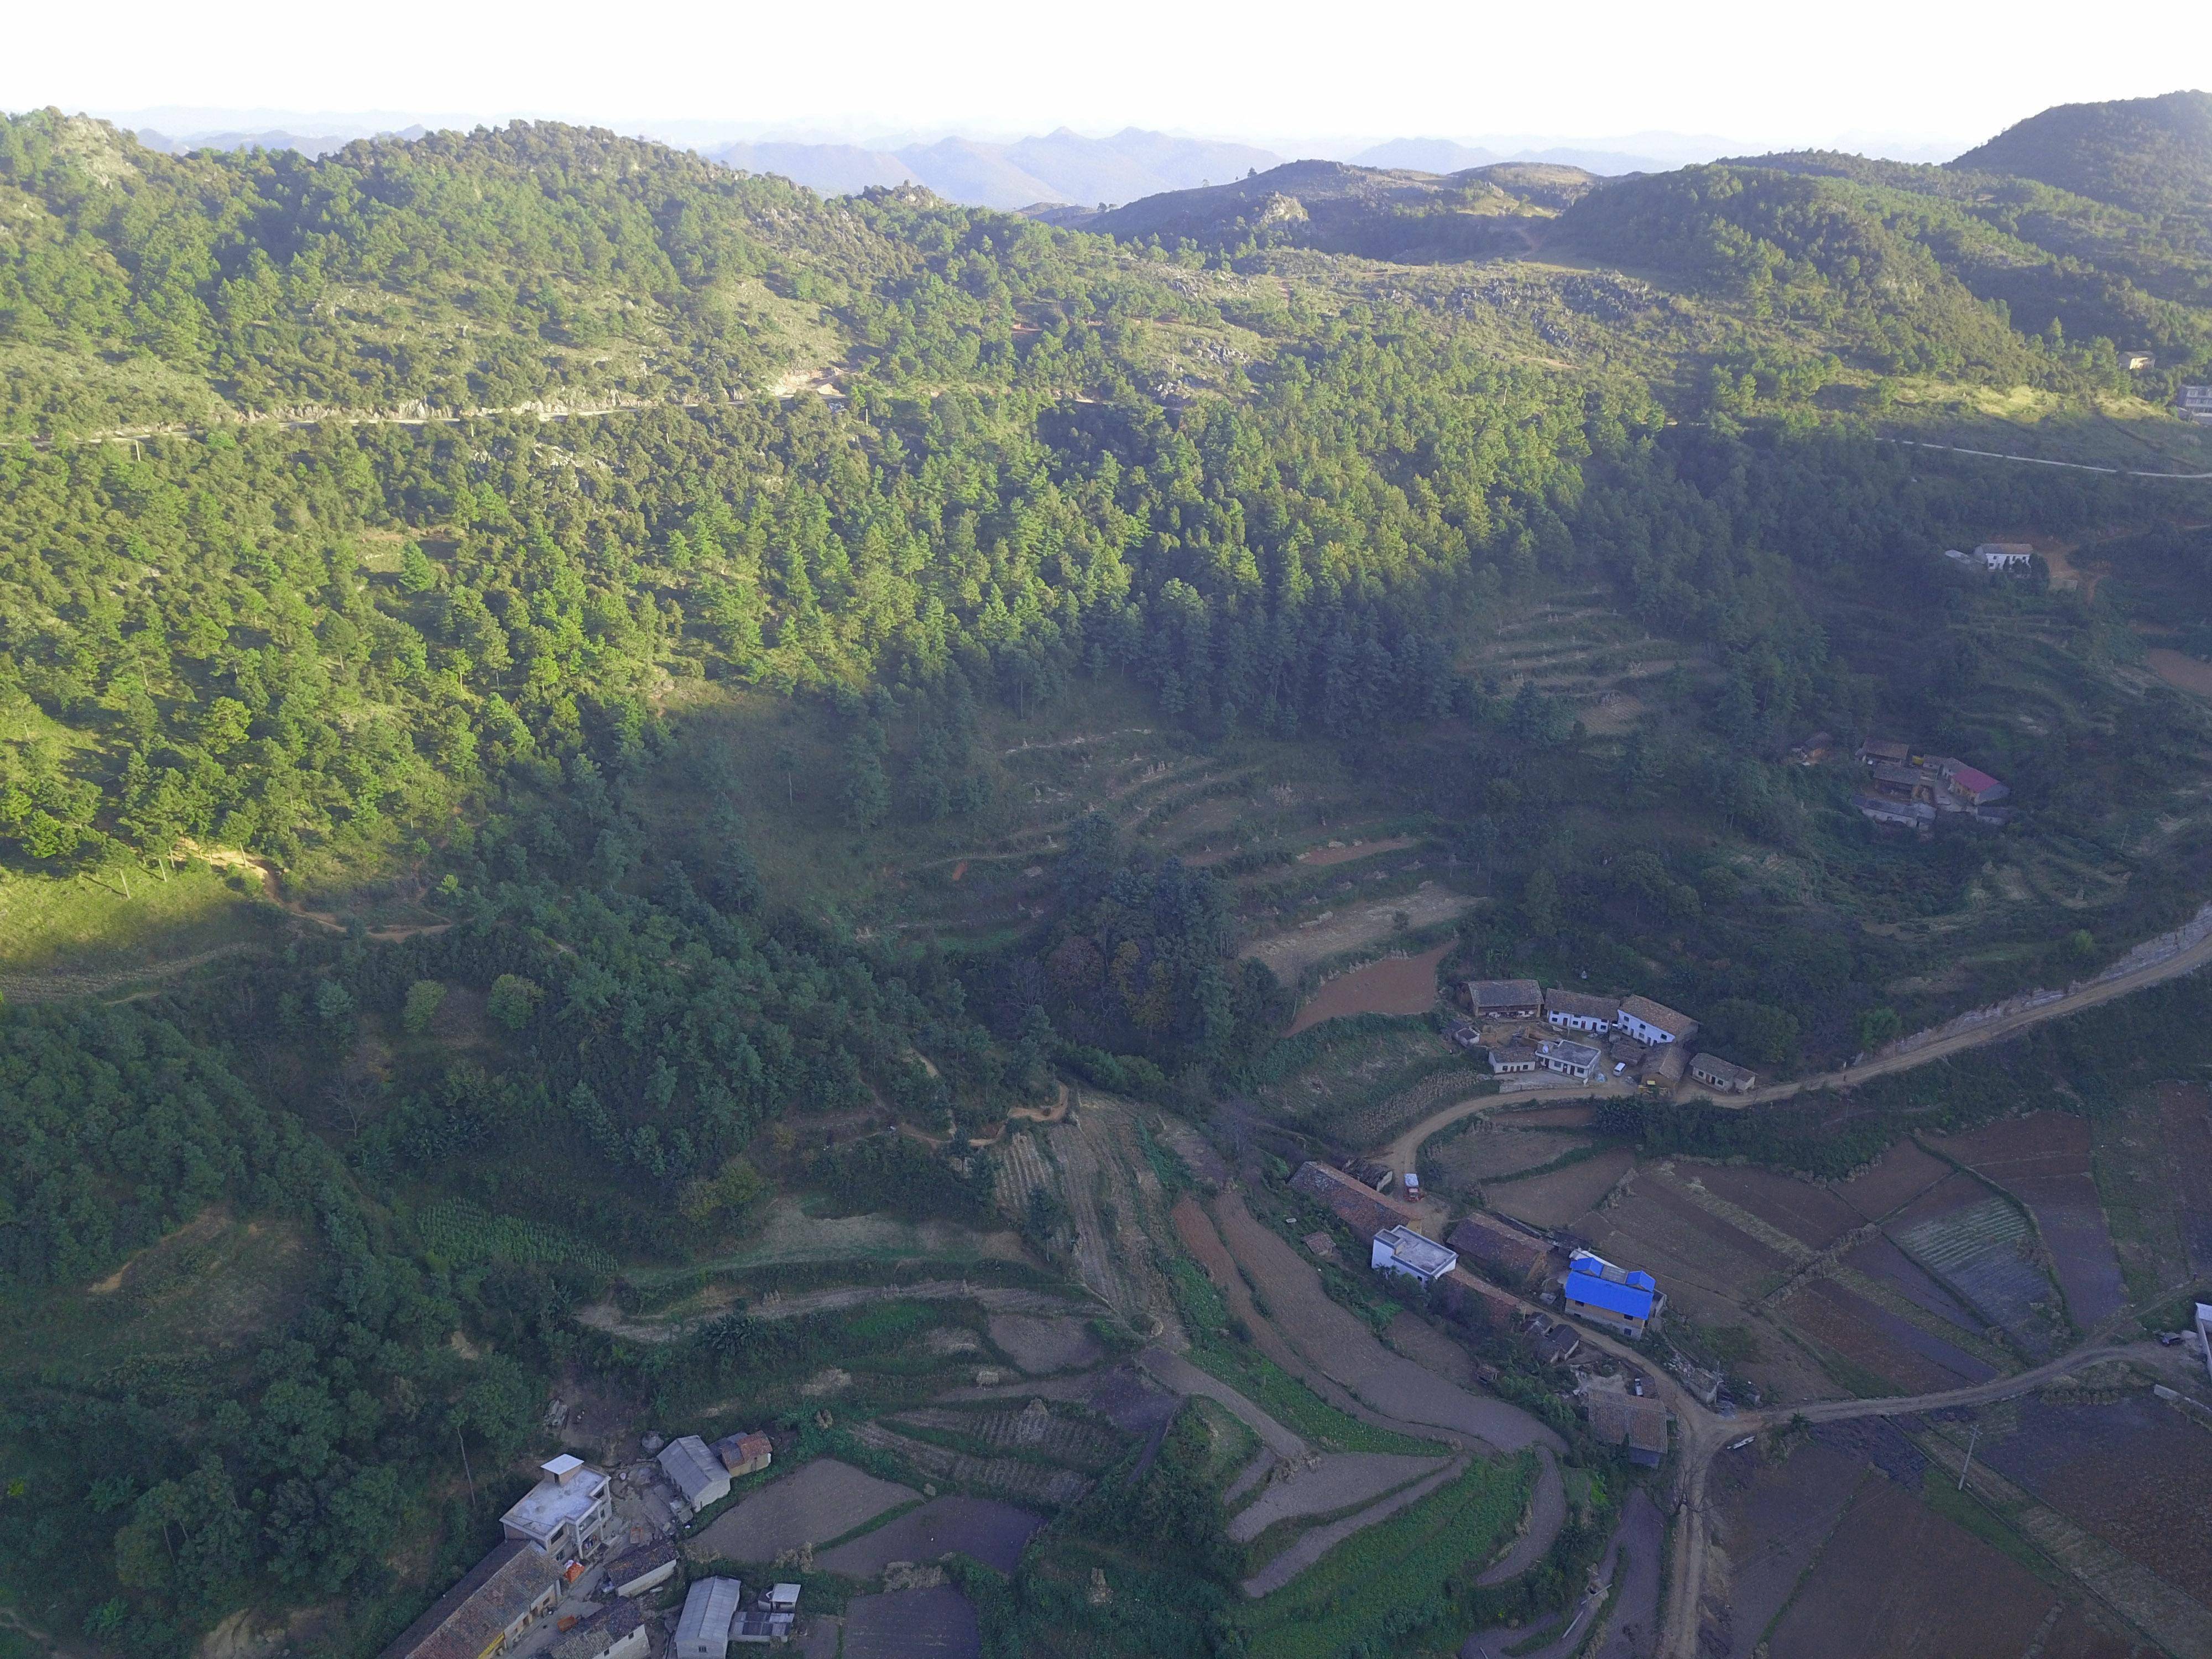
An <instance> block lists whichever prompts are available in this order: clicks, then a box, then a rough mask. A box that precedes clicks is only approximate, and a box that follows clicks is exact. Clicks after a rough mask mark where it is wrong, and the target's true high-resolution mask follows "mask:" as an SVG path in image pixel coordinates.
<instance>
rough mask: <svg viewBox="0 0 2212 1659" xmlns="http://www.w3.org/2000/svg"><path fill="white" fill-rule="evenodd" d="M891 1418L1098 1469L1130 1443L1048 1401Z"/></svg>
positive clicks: (938, 1410) (937, 1410) (924, 1410)
mask: <svg viewBox="0 0 2212 1659" xmlns="http://www.w3.org/2000/svg"><path fill="white" fill-rule="evenodd" d="M891 1421H892V1422H894V1423H896V1424H900V1425H904V1426H907V1427H911V1428H917V1429H925V1430H934V1431H938V1432H939V1433H942V1434H948V1435H957V1436H959V1437H962V1438H963V1439H967V1440H972V1441H975V1442H976V1443H980V1444H981V1445H983V1446H986V1447H987V1448H989V1449H992V1450H994V1451H1006V1452H1017V1453H1026V1454H1029V1455H1034V1456H1037V1457H1044V1458H1049V1459H1051V1460H1052V1461H1053V1462H1055V1463H1064V1464H1066V1465H1067V1466H1068V1467H1069V1468H1077V1469H1084V1470H1087V1471H1089V1472H1091V1473H1092V1474H1096V1473H1097V1471H1099V1470H1100V1469H1103V1468H1105V1467H1106V1466H1107V1465H1108V1464H1109V1463H1111V1462H1113V1461H1114V1460H1115V1458H1116V1457H1118V1456H1120V1455H1121V1451H1122V1449H1123V1447H1124V1446H1125V1445H1126V1444H1127V1442H1126V1441H1124V1440H1123V1439H1122V1437H1121V1436H1120V1435H1118V1434H1116V1433H1115V1432H1114V1431H1113V1430H1111V1429H1109V1428H1107V1427H1105V1426H1104V1425H1102V1424H1098V1423H1092V1422H1088V1421H1085V1420H1083V1419H1078V1418H1071V1417H1068V1416H1066V1415H1064V1414H1062V1413H1058V1412H1054V1411H1053V1410H1051V1409H1050V1408H1049V1407H1046V1406H1045V1405H1044V1402H1043V1401H1041V1400H1040V1401H1033V1402H1032V1403H1031V1404H1030V1405H1028V1406H1025V1407H1023V1408H1022V1409H1021V1410H1019V1411H956V1410H952V1409H950V1408H948V1407H939V1406H928V1407H922V1408H921V1410H919V1411H910V1412H901V1413H899V1414H898V1415H897V1416H896V1417H894V1418H893V1419H891Z"/></svg>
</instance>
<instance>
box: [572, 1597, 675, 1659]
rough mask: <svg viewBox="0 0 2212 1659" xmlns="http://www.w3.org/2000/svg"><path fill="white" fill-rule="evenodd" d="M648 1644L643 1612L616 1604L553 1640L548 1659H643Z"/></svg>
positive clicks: (626, 1603) (635, 1606) (649, 1635)
mask: <svg viewBox="0 0 2212 1659" xmlns="http://www.w3.org/2000/svg"><path fill="white" fill-rule="evenodd" d="M651 1646H652V1632H651V1631H650V1630H649V1629H648V1628H647V1625H646V1622H645V1613H644V1610H643V1609H642V1608H641V1607H639V1606H638V1604H637V1603H636V1602H635V1601H617V1602H615V1604H614V1605H613V1606H612V1607H605V1608H602V1609H601V1610H600V1611H599V1612H597V1613H593V1614H592V1615H591V1617H589V1618H588V1619H586V1620H584V1621H583V1622H582V1623H581V1624H580V1625H578V1626H576V1627H575V1628H574V1630H572V1631H570V1632H568V1633H567V1634H566V1635H564V1636H562V1637H560V1638H557V1639H556V1641H555V1642H554V1644H553V1647H552V1650H551V1652H552V1659H645V1655H646V1650H647V1649H648V1648H650V1647H651Z"/></svg>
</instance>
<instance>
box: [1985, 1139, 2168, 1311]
mask: <svg viewBox="0 0 2212 1659" xmlns="http://www.w3.org/2000/svg"><path fill="white" fill-rule="evenodd" d="M2089 1142H2090V1133H2089V1121H2088V1120H2087V1118H2082V1117H2075V1116H2073V1115H2070V1114H2068V1113H2064V1112H2037V1113H2035V1114H2034V1115H2032V1116H2029V1117H2025V1118H2013V1119H2008V1120H2006V1121H2002V1122H1998V1123H1991V1124H1989V1125H1986V1126H1984V1127H1982V1128H1979V1129H1977V1130H1974V1131H1973V1132H1972V1133H1968V1134H1962V1135H1954V1136H1952V1137H1951V1138H1950V1139H1948V1140H1947V1141H1945V1142H1944V1144H1943V1145H1944V1150H1945V1151H1946V1152H1949V1153H1950V1154H1951V1156H1953V1157H1954V1158H1957V1159H1959V1161H1960V1162H1961V1163H1962V1164H1966V1167H1967V1168H1969V1169H1971V1170H1973V1171H1974V1172H1975V1173H1976V1174H1978V1175H1981V1176H1986V1177H1987V1178H1988V1179H1989V1180H1990V1181H1992V1182H1996V1184H1997V1185H1998V1186H2000V1187H2002V1188H2005V1190H2006V1191H2008V1192H2009V1193H2011V1194H2013V1196H2014V1197H2015V1198H2017V1199H2019V1200H2020V1201H2021V1203H2023V1204H2025V1205H2026V1206H2027V1208H2028V1212H2029V1213H2030V1214H2031V1215H2033V1217H2034V1218H2035V1225H2036V1229H2037V1231H2039V1232H2040V1233H2041V1234H2042V1236H2043V1242H2044V1243H2045V1245H2046V1246H2047V1247H2048V1248H2049V1249H2050V1251H2051V1264H2052V1267H2053V1270H2054V1272H2055V1273H2056V1276H2057V1279H2058V1285H2059V1288H2060V1289H2061V1290H2063V1291H2065V1293H2066V1306H2067V1310H2068V1311H2069V1312H2070V1313H2071V1314H2072V1315H2073V1316H2074V1322H2075V1324H2077V1325H2079V1326H2081V1328H2083V1329H2084V1330H2087V1329H2090V1328H2093V1327H2095V1326H2097V1325H2100V1324H2101V1323H2103V1322H2105V1321H2106V1320H2107V1319H2109V1318H2111V1317H2112V1315H2114V1314H2116V1313H2118V1311H2119V1310H2120V1309H2121V1307H2122V1306H2123V1305H2124V1304H2125V1303H2126V1301H2127V1287H2126V1285H2125V1283H2124V1281H2123V1280H2122V1279H2121V1277H2120V1260H2119V1256H2118V1254H2117V1253H2116V1252H2115V1251H2114V1249H2113V1248H2112V1234H2111V1233H2110V1232H2109V1231H2107V1230H2106V1225H2105V1212H2104V1206H2103V1204H2102V1202H2101V1201H2100V1199H2099V1196H2098V1193H2097V1183H2096V1182H2095V1181H2094V1180H2093V1178H2092V1177H2091V1176H2090V1173H2089V1156H2090V1146H2089Z"/></svg>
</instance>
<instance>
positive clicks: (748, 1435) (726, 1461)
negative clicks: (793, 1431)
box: [714, 1429, 775, 1479]
mask: <svg viewBox="0 0 2212 1659" xmlns="http://www.w3.org/2000/svg"><path fill="white" fill-rule="evenodd" d="M714 1455H715V1456H717V1457H719V1458H720V1459H721V1460H722V1467H723V1468H726V1469H727V1470H728V1471H729V1472H730V1474H731V1476H732V1479H734V1478H736V1477H737V1476H738V1475H742V1474H759V1473H760V1471H761V1470H763V1469H764V1468H767V1467H768V1466H769V1463H770V1462H774V1461H775V1442H774V1441H772V1440H770V1439H769V1437H767V1436H766V1435H765V1434H763V1433H762V1432H761V1431H759V1430H758V1429H750V1430H747V1431H744V1432H743V1433H739V1434H730V1435H725V1436H723V1437H722V1438H720V1440H717V1441H716V1442H715V1443H714Z"/></svg>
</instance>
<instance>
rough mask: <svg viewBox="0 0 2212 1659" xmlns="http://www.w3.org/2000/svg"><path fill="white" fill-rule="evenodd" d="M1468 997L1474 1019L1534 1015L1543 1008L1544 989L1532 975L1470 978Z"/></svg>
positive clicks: (1528, 1017)
mask: <svg viewBox="0 0 2212 1659" xmlns="http://www.w3.org/2000/svg"><path fill="white" fill-rule="evenodd" d="M1467 1000H1468V1006H1469V1007H1470V1008H1472V1009H1473V1010H1474V1016H1475V1018H1477V1019H1534V1018H1536V1016H1537V1015H1538V1014H1540V1013H1541V1012H1543V1011H1544V993H1543V989H1542V987H1541V986H1539V985H1538V984H1537V983H1536V981H1534V980H1533V979H1477V980H1470V981H1468V987H1467Z"/></svg>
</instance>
